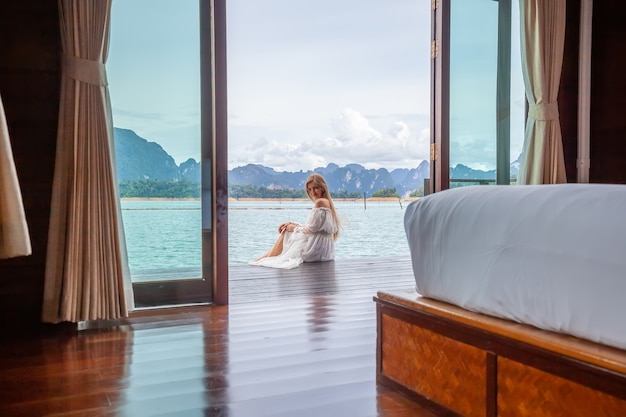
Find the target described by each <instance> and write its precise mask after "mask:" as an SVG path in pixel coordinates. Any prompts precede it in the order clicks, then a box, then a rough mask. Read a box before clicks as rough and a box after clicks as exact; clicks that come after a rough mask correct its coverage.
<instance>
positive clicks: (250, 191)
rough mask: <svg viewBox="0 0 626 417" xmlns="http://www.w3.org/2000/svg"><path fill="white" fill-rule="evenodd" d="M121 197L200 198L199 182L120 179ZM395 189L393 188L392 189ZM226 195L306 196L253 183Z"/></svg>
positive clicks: (340, 194)
mask: <svg viewBox="0 0 626 417" xmlns="http://www.w3.org/2000/svg"><path fill="white" fill-rule="evenodd" d="M119 189H120V197H122V198H157V197H161V198H200V184H199V183H197V182H191V181H185V180H184V181H161V180H144V181H140V180H133V181H120V183H119ZM394 191H395V190H394ZM331 194H332V196H333V198H360V197H361V194H360V193H358V192H352V193H349V192H347V191H345V190H340V191H334V192H332V193H331ZM228 196H229V197H233V198H307V195H306V193H305V192H304V190H294V189H271V188H267V187H257V186H254V185H230V186H229V187H228Z"/></svg>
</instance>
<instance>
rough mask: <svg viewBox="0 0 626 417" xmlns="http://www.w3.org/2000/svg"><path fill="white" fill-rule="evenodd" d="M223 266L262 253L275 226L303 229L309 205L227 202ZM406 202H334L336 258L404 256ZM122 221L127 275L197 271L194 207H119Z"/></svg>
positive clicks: (198, 219) (197, 212)
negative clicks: (291, 223)
mask: <svg viewBox="0 0 626 417" xmlns="http://www.w3.org/2000/svg"><path fill="white" fill-rule="evenodd" d="M228 204H229V210H228V240H229V244H228V250H229V254H228V261H229V263H230V264H243V263H247V262H248V261H249V260H251V259H254V258H256V257H258V256H260V255H262V254H263V253H265V252H266V251H267V250H268V249H269V248H270V247H271V246H272V245H273V244H274V241H275V239H276V237H277V236H278V232H277V229H278V225H279V224H280V223H282V222H284V221H287V220H292V221H297V222H300V223H304V221H305V220H306V217H307V215H308V213H309V210H310V209H311V207H312V203H311V202H309V201H282V202H280V201H245V202H244V201H230V202H229V203H228ZM407 204H408V203H407V202H403V203H400V202H399V201H395V202H390V201H385V202H375V201H368V202H367V207H366V208H364V205H363V201H362V200H360V201H336V202H335V205H336V208H337V212H338V214H339V217H340V220H341V221H342V223H343V224H342V226H343V228H342V230H341V234H340V237H339V240H337V242H336V243H335V257H336V259H340V258H363V257H376V256H402V255H406V256H408V255H409V249H408V245H407V241H406V235H405V232H404V223H403V220H404V212H405V209H406V206H407ZM122 217H123V220H124V230H125V234H126V244H127V248H128V257H129V264H130V268H131V271H133V272H136V271H142V270H154V269H170V268H171V269H179V268H198V269H199V268H200V265H201V264H200V259H201V247H200V245H201V236H200V228H201V212H200V202H199V201H178V200H171V201H170V200H168V201H132V200H123V201H122Z"/></svg>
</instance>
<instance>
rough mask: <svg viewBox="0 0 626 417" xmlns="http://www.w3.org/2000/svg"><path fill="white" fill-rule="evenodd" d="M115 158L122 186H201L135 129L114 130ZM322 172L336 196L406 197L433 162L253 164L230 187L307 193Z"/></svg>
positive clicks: (459, 168)
mask: <svg viewBox="0 0 626 417" xmlns="http://www.w3.org/2000/svg"><path fill="white" fill-rule="evenodd" d="M114 138H115V157H116V160H117V175H118V180H119V181H136V180H161V181H181V180H187V181H191V182H200V164H199V162H197V161H196V160H195V159H193V158H189V159H188V160H186V161H185V162H183V163H181V164H180V165H176V162H175V161H174V158H172V156H171V155H169V154H168V153H167V152H166V151H165V150H164V149H163V148H162V147H161V145H159V144H158V143H156V142H149V141H148V140H146V139H144V138H142V137H140V136H138V135H137V134H136V133H135V132H133V131H132V130H129V129H121V128H117V127H116V128H114ZM518 165H519V163H518V162H517V161H515V162H513V163H512V164H511V175H516V174H517V169H518ZM312 172H318V173H320V174H322V175H323V176H324V178H326V181H327V182H328V186H329V188H330V190H331V191H335V192H337V191H345V192H348V193H353V192H358V193H359V194H363V193H367V194H368V195H372V194H373V193H374V192H376V191H378V190H381V189H390V188H395V189H396V191H397V192H398V194H399V195H401V196H406V195H408V194H410V193H411V192H413V191H415V190H419V189H420V187H422V186H423V184H424V178H429V177H430V163H429V161H426V160H425V161H422V162H420V163H419V164H418V165H417V167H415V168H411V169H409V168H398V169H393V170H391V171H389V170H387V169H385V168H379V169H367V168H365V167H363V166H362V165H359V164H349V165H346V166H344V167H340V166H338V165H337V164H334V163H331V164H328V165H327V166H326V167H320V168H316V169H314V170H312V171H299V172H286V171H281V172H279V171H276V170H274V169H273V168H270V167H266V166H263V165H256V164H249V165H246V166H241V167H237V168H234V169H232V170H229V171H228V182H229V184H230V185H252V186H256V187H267V188H271V189H303V188H304V182H305V181H306V178H307V177H308V176H309V175H310V174H311V173H312ZM495 177H496V173H495V170H491V171H480V170H475V169H472V168H469V167H467V166H465V165H462V164H458V165H456V166H455V167H454V168H451V169H450V178H459V179H465V178H471V179H494V178H495Z"/></svg>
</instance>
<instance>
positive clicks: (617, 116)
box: [589, 0, 626, 184]
mask: <svg viewBox="0 0 626 417" xmlns="http://www.w3.org/2000/svg"><path fill="white" fill-rule="evenodd" d="M624 22H626V7H625V6H624V3H623V1H621V0H602V1H594V2H593V33H594V37H593V41H592V46H591V55H592V58H591V166H590V171H589V180H590V182H605V183H619V184H626V54H624V46H626V25H625V24H624Z"/></svg>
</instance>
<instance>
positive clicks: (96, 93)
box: [42, 0, 133, 323]
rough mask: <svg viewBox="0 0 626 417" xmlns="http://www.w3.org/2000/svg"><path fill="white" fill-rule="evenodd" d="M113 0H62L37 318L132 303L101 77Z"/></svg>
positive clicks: (107, 314)
mask: <svg viewBox="0 0 626 417" xmlns="http://www.w3.org/2000/svg"><path fill="white" fill-rule="evenodd" d="M110 12H111V0H59V15H60V25H61V42H62V46H63V60H62V64H63V69H62V71H63V74H62V81H61V101H60V113H59V128H58V136H57V150H56V165H55V171H54V182H53V189H52V208H51V213H50V229H49V235H48V253H47V261H46V262H47V263H46V277H45V287H44V302H43V313H42V319H43V321H45V322H51V323H57V322H60V321H70V322H79V321H86V320H97V319H116V318H120V317H125V316H127V315H128V312H129V310H132V308H133V296H132V285H131V282H130V273H129V269H128V260H127V254H126V244H125V238H124V232H123V227H122V217H121V209H120V203H119V198H118V190H117V174H116V169H115V160H114V157H115V152H114V149H113V146H114V144H113V123H112V116H111V102H110V98H109V92H108V87H107V79H106V68H105V63H106V58H107V49H108V43H109V26H110V21H109V19H110Z"/></svg>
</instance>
